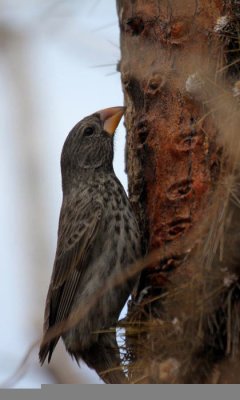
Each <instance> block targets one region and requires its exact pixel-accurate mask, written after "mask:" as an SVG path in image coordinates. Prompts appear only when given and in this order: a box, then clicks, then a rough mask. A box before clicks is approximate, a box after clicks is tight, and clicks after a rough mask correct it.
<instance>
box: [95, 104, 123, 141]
mask: <svg viewBox="0 0 240 400" xmlns="http://www.w3.org/2000/svg"><path fill="white" fill-rule="evenodd" d="M125 110H126V107H111V108H105V110H101V111H99V114H100V119H101V121H102V122H103V129H104V131H105V132H107V133H108V134H109V135H111V136H112V135H113V134H114V132H115V130H116V128H117V126H118V124H119V122H120V119H121V118H122V116H123V114H124V111H125Z"/></svg>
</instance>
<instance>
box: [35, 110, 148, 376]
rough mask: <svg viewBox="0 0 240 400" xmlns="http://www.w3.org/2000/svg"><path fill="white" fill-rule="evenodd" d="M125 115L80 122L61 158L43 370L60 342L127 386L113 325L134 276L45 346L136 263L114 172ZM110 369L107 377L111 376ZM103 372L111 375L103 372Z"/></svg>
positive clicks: (125, 202) (130, 224)
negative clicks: (53, 330) (117, 134)
mask: <svg viewBox="0 0 240 400" xmlns="http://www.w3.org/2000/svg"><path fill="white" fill-rule="evenodd" d="M124 112H125V107H110V108H106V109H104V110H100V111H98V112H95V113H94V114H92V115H89V116H87V117H85V118H84V119H82V120H81V121H80V122H78V123H77V124H76V125H75V126H74V127H73V128H72V130H71V131H70V133H69V134H68V136H67V138H66V140H65V142H64V145H63V149H62V153H61V175H62V193H63V197H62V205H61V210H60V216H59V224H58V238H57V247H56V254H55V260H54V265H53V271H52V275H51V279H50V284H49V289H48V292H47V298H46V305H45V313H44V326H43V339H42V343H41V345H40V350H39V360H40V363H41V365H42V364H43V363H44V361H45V360H46V358H48V362H50V360H51V357H52V354H53V351H54V349H55V347H56V345H57V343H58V341H59V339H60V337H62V339H63V342H64V344H65V348H66V350H67V352H68V353H69V354H70V355H71V356H72V357H73V358H75V359H76V361H77V362H78V363H79V362H80V360H83V361H84V362H85V363H86V364H87V365H88V366H89V367H90V368H92V369H94V370H95V371H96V372H97V373H98V375H99V376H100V377H101V378H102V379H103V380H104V382H105V383H110V384H111V383H126V379H127V378H126V376H125V374H124V372H123V369H122V367H121V355H120V352H119V347H118V344H117V337H116V328H114V327H116V324H117V321H118V319H119V315H120V312H121V310H122V309H123V307H124V304H125V303H126V301H127V299H128V298H129V295H130V294H131V292H132V290H133V288H134V285H135V283H136V280H137V276H136V275H134V276H133V277H131V278H129V277H128V278H126V279H125V280H123V282H122V283H121V284H119V285H115V286H113V287H110V288H109V289H108V290H106V291H103V293H101V296H100V298H98V299H97V302H96V304H95V305H94V306H93V307H90V308H89V310H88V312H87V313H86V315H84V316H83V317H81V318H79V320H78V321H76V324H75V325H74V326H72V327H70V328H69V329H68V330H67V331H64V332H63V333H62V334H59V336H56V337H54V338H53V339H51V340H49V341H47V342H46V336H47V334H48V333H49V331H50V329H51V328H53V327H54V326H56V325H57V324H58V323H60V322H63V321H66V320H67V319H68V318H69V317H70V316H71V314H72V313H73V312H74V311H75V312H78V311H77V310H79V307H80V309H84V308H85V307H87V305H88V304H89V302H91V300H92V299H93V297H94V296H96V295H97V294H98V292H99V290H100V289H101V288H103V287H104V286H105V283H106V282H107V279H108V277H109V276H111V274H112V273H115V274H116V276H117V275H118V274H119V275H121V274H124V272H125V271H127V269H128V268H129V266H130V265H131V264H132V263H134V262H135V261H136V260H137V259H138V258H139V257H140V256H141V244H140V243H141V234H140V229H139V224H138V222H137V219H136V216H135V215H134V212H133V210H132V207H131V204H130V201H129V199H128V197H127V194H126V192H125V190H124V188H123V186H122V184H121V183H120V181H119V180H118V178H117V176H116V175H115V172H114V169H113V156H114V133H115V130H116V128H117V126H118V124H119V122H120V120H121V118H122V116H123V114H124ZM110 369H112V370H111V371H110ZM108 371H109V372H108Z"/></svg>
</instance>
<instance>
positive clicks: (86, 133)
mask: <svg viewBox="0 0 240 400" xmlns="http://www.w3.org/2000/svg"><path fill="white" fill-rule="evenodd" d="M93 133H94V129H93V128H92V127H91V126H89V127H88V128H85V129H84V131H83V134H84V136H91V135H92V134H93Z"/></svg>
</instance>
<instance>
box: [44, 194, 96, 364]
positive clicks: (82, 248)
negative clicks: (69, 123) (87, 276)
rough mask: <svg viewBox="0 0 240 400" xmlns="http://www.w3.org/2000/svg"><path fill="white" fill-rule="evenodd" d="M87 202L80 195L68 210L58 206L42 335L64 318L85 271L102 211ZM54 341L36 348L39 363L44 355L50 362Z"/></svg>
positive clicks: (65, 203)
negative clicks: (38, 349)
mask: <svg viewBox="0 0 240 400" xmlns="http://www.w3.org/2000/svg"><path fill="white" fill-rule="evenodd" d="M87 198H88V196H84V195H83V193H82V195H81V199H80V200H76V202H72V203H71V206H70V205H69V204H68V202H64V203H63V205H62V209H61V213H60V219H59V228H58V244H57V251H56V257H55V262H54V267H53V273H52V278H51V282H50V286H49V290H48V295H47V300H46V308H45V318H44V333H46V332H47V331H48V329H49V328H51V327H52V326H53V325H54V324H56V323H58V322H60V321H63V320H65V319H67V318H68V316H69V312H70V308H71V305H72V301H73V299H74V296H75V294H76V290H77V287H78V284H79V282H80V279H81V275H82V273H84V270H85V268H87V260H88V256H89V254H90V253H91V252H90V248H91V247H92V245H93V244H94V242H95V239H96V236H97V234H98V229H99V225H100V221H101V219H102V207H101V205H100V204H99V203H98V202H93V201H92V202H89V201H87ZM58 339H59V337H58V338H55V339H53V340H52V341H51V342H50V343H47V345H43V346H41V347H40V352H39V358H40V361H41V363H43V362H44V360H45V358H46V356H47V355H48V353H49V357H48V361H50V359H51V355H52V352H53V350H54V348H55V346H56V344H57V342H58Z"/></svg>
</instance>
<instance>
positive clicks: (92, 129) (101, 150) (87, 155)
mask: <svg viewBox="0 0 240 400" xmlns="http://www.w3.org/2000/svg"><path fill="white" fill-rule="evenodd" d="M124 111H125V107H111V108H106V109H105V110H101V111H98V112H96V113H94V114H92V115H89V116H88V117H86V118H84V119H82V120H81V121H80V122H78V123H77V124H76V125H75V126H74V127H73V129H72V130H71V131H70V133H69V134H68V136H67V138H66V140H65V143H64V145H63V149H62V155H61V170H62V179H63V185H64V181H65V180H66V179H67V180H69V179H71V177H74V175H78V174H81V173H83V172H84V171H86V170H105V171H112V169H113V166H112V162H113V136H114V132H115V130H116V128H117V126H118V124H119V122H120V119H121V118H122V116H123V114H124Z"/></svg>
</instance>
